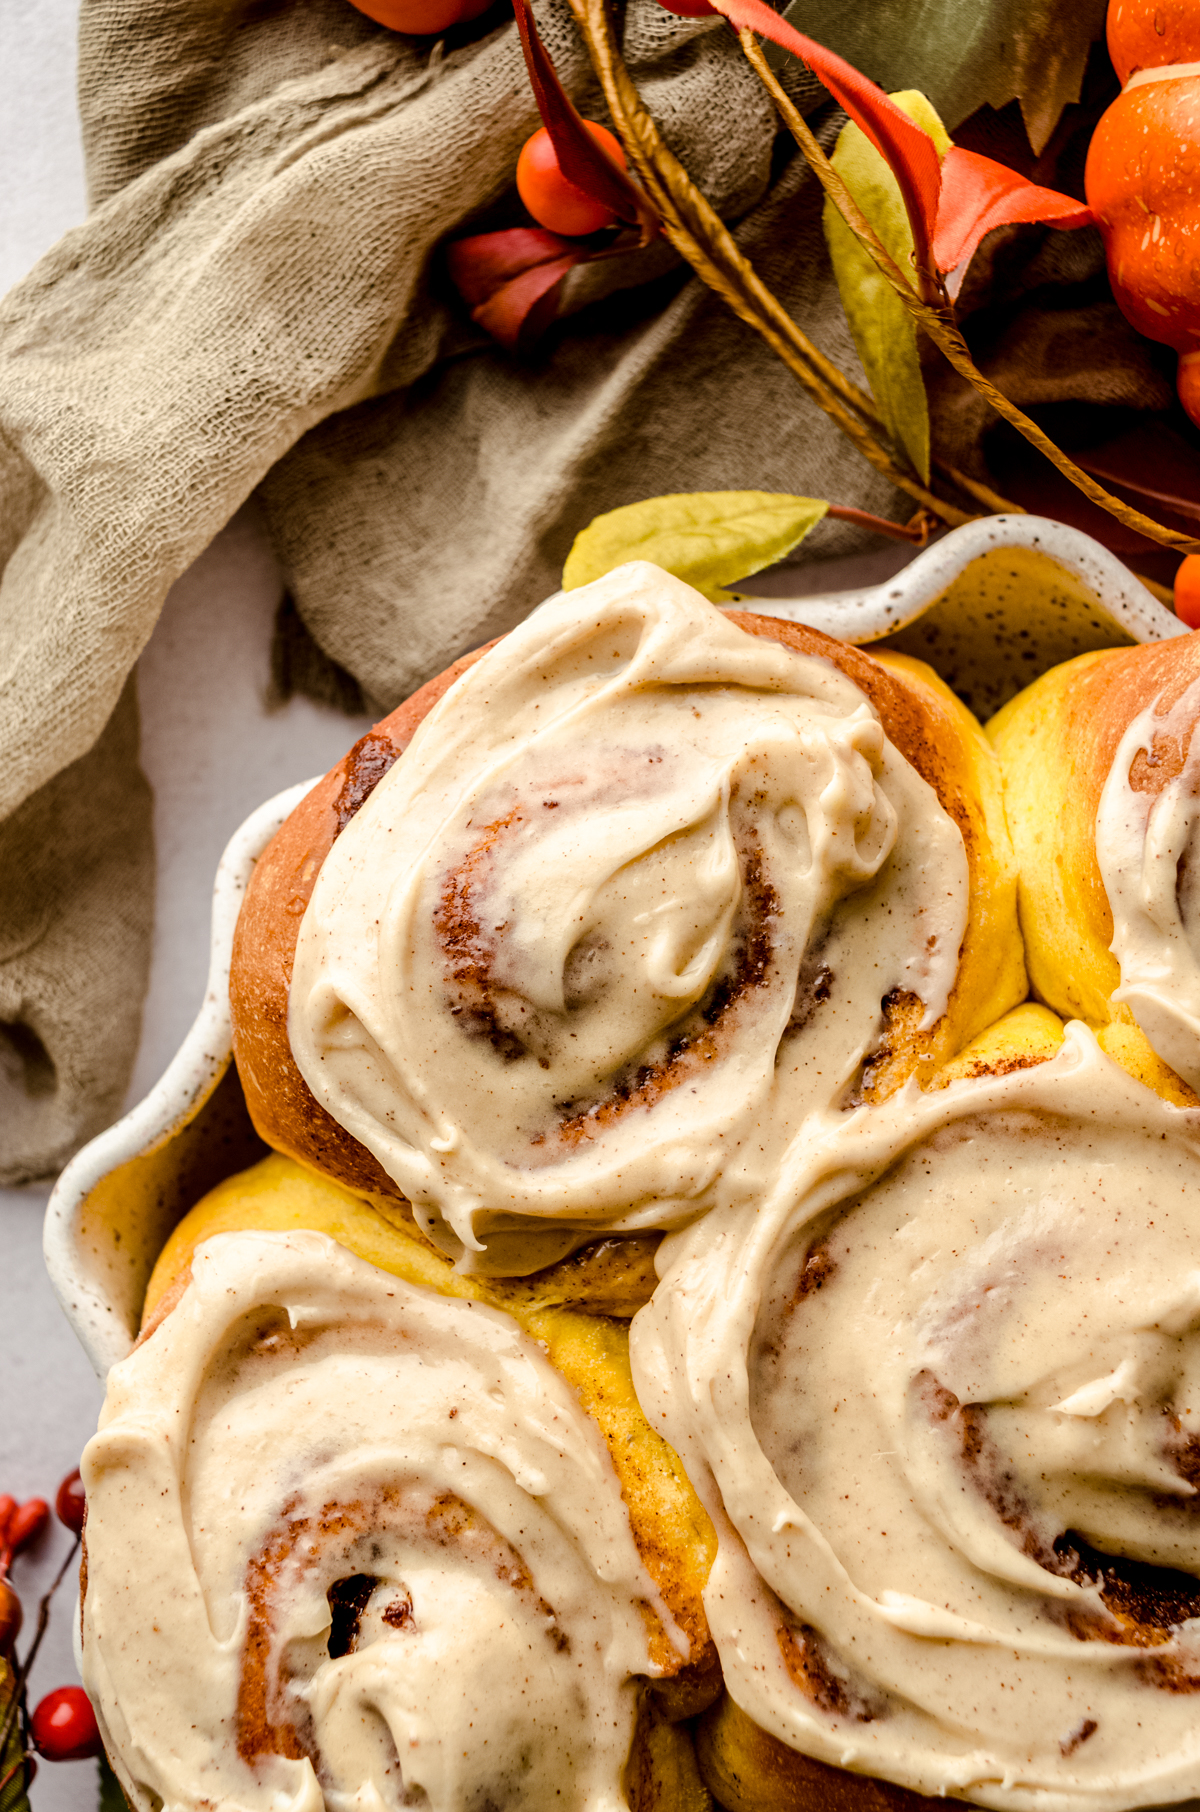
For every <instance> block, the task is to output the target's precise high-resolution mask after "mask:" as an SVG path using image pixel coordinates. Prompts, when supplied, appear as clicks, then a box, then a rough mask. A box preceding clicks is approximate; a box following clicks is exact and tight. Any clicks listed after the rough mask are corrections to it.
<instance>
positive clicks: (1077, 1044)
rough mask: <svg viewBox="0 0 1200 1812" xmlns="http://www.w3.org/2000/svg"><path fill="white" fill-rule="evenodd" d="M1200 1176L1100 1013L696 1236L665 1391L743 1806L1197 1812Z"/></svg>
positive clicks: (653, 1392) (727, 1774)
mask: <svg viewBox="0 0 1200 1812" xmlns="http://www.w3.org/2000/svg"><path fill="white" fill-rule="evenodd" d="M1041 1056H1042V1057H1043V1058H1044V1057H1045V1053H1044V1051H1043V1052H1042V1053H1041ZM1198 1183H1200V1112H1197V1111H1194V1110H1180V1109H1178V1108H1175V1107H1172V1106H1169V1105H1168V1104H1166V1103H1164V1102H1162V1101H1160V1100H1158V1099H1157V1098H1156V1097H1155V1096H1154V1095H1153V1094H1151V1093H1150V1092H1149V1091H1148V1090H1146V1089H1144V1088H1143V1087H1142V1086H1141V1085H1140V1084H1138V1083H1136V1082H1134V1081H1132V1080H1131V1079H1130V1078H1129V1077H1128V1076H1127V1075H1126V1074H1125V1073H1124V1071H1123V1070H1122V1069H1120V1068H1119V1067H1117V1066H1116V1065H1115V1064H1114V1063H1112V1062H1111V1061H1110V1060H1109V1059H1108V1058H1107V1057H1105V1055H1104V1054H1103V1053H1102V1052H1101V1050H1100V1049H1099V1047H1098V1045H1097V1044H1096V1041H1095V1039H1094V1038H1093V1036H1092V1034H1091V1033H1090V1032H1089V1031H1088V1030H1087V1029H1086V1028H1085V1027H1084V1026H1083V1025H1082V1024H1080V1023H1079V1022H1076V1023H1074V1024H1073V1025H1071V1026H1069V1027H1068V1028H1067V1029H1066V1033H1065V1037H1064V1039H1063V1041H1062V1044H1061V1047H1060V1048H1059V1049H1058V1051H1057V1053H1056V1054H1055V1055H1054V1056H1052V1057H1049V1058H1048V1059H1045V1060H1039V1061H1035V1062H1033V1063H1032V1065H1031V1066H1030V1067H1018V1068H1012V1069H1011V1070H1010V1072H1009V1073H1008V1074H1003V1075H1000V1076H995V1077H992V1078H988V1077H986V1076H983V1075H977V1076H976V1077H975V1078H974V1079H973V1080H969V1081H959V1082H955V1083H952V1084H951V1085H950V1086H948V1087H947V1088H945V1089H944V1090H942V1091H941V1092H935V1093H929V1094H927V1095H925V1096H920V1095H918V1094H917V1093H916V1092H915V1091H912V1090H908V1091H905V1092H904V1093H903V1094H901V1095H898V1096H897V1097H895V1098H894V1099H893V1100H892V1101H889V1102H887V1103H885V1104H884V1105H882V1106H881V1107H876V1108H874V1109H871V1110H870V1111H863V1112H860V1113H859V1114H857V1115H856V1116H854V1117H853V1119H851V1120H844V1119H843V1120H842V1121H841V1122H840V1123H838V1124H836V1125H832V1124H831V1125H830V1128H829V1136H828V1138H827V1140H826V1142H825V1143H824V1145H820V1144H815V1145H814V1144H810V1145H809V1147H808V1149H807V1150H797V1151H795V1152H794V1153H793V1154H791V1158H790V1160H789V1162H788V1164H786V1165H785V1166H784V1167H783V1173H782V1174H781V1177H780V1180H779V1183H778V1185H777V1187H776V1188H775V1190H774V1191H773V1192H772V1194H771V1196H770V1197H769V1199H767V1200H766V1201H765V1202H764V1203H763V1204H762V1206H761V1208H760V1211H759V1213H758V1214H757V1215H756V1216H754V1217H745V1216H738V1215H737V1214H736V1213H733V1212H729V1211H726V1210H717V1211H716V1212H715V1213H714V1214H712V1215H710V1216H709V1217H708V1218H707V1219H706V1220H705V1221H703V1222H700V1223H699V1224H698V1225H696V1226H695V1227H693V1228H690V1229H688V1230H686V1231H684V1232H681V1233H677V1234H675V1235H672V1236H670V1237H669V1238H668V1240H667V1241H666V1243H665V1244H664V1246H663V1248H662V1251H661V1253H660V1265H661V1267H662V1269H663V1279H662V1282H661V1284H660V1287H659V1290H658V1291H657V1293H656V1295H655V1298H654V1301H653V1302H652V1303H651V1304H650V1306H649V1307H647V1308H646V1309H643V1310H642V1311H641V1312H640V1313H639V1315H638V1316H637V1317H636V1318H635V1321H634V1324H633V1337H632V1356H633V1365H634V1377H635V1381H636V1385H637V1390H638V1395H639V1398H640V1401H641V1403H642V1405H643V1408H644V1409H645V1410H646V1413H647V1415H648V1416H649V1418H650V1420H651V1422H652V1423H654V1425H655V1426H657V1427H659V1428H660V1429H661V1430H662V1431H663V1433H664V1434H665V1435H666V1436H667V1438H668V1439H669V1440H670V1441H671V1442H672V1443H673V1445H674V1446H675V1448H676V1450H677V1451H678V1452H679V1454H680V1455H681V1457H682V1459H683V1461H684V1464H685V1465H686V1467H687V1470H688V1473H689V1476H690V1477H691V1478H692V1481H693V1483H694V1484H695V1485H696V1487H697V1489H698V1491H699V1493H700V1496H701V1498H702V1499H703V1500H704V1502H705V1504H706V1506H707V1508H708V1510H709V1512H710V1514H711V1516H712V1518H713V1521H714V1524H715V1527H716V1529H717V1535H718V1544H719V1546H718V1553H717V1557H716V1560H715V1562H714V1564H713V1568H712V1572H711V1574H710V1577H709V1580H708V1584H707V1586H706V1588H705V1604H706V1608H707V1611H708V1617H709V1622H710V1626H711V1629H712V1633H713V1637H714V1639H715V1641H716V1644H717V1648H718V1651H719V1653H720V1656H721V1661H722V1665H723V1668H724V1672H725V1680H726V1685H727V1688H728V1694H729V1698H728V1700H726V1701H725V1702H724V1703H723V1705H722V1706H721V1707H720V1708H719V1709H718V1710H716V1711H715V1712H713V1713H712V1714H710V1716H709V1720H708V1722H707V1725H706V1727H705V1730H704V1734H703V1736H702V1739H701V1743H700V1749H701V1755H702V1758H703V1761H704V1765H705V1768H706V1771H707V1777H708V1780H709V1784H710V1785H711V1786H712V1788H713V1790H714V1793H715V1795H716V1797H717V1798H718V1799H719V1800H720V1802H721V1803H722V1804H723V1805H724V1806H726V1807H727V1808H729V1812H767V1809H768V1808H769V1809H770V1812H781V1809H790V1808H799V1807H801V1806H805V1807H808V1806H814V1805H827V1806H834V1807H839V1806H843V1805H844V1806H846V1807H847V1808H848V1809H849V1808H850V1807H851V1806H853V1807H855V1808H858V1809H860V1812H861V1808H863V1807H866V1806H870V1805H872V1804H874V1805H877V1806H893V1807H899V1806H901V1805H904V1804H911V1803H912V1799H911V1796H912V1795H914V1794H915V1795H924V1796H935V1795H936V1796H943V1795H950V1796H951V1797H954V1798H958V1799H963V1800H967V1801H970V1802H972V1803H976V1804H979V1805H983V1806H988V1807H995V1808H999V1809H1002V1812H1024V1809H1026V1808H1028V1809H1029V1812H1032V1809H1033V1808H1035V1807H1037V1808H1041V1809H1054V1812H1058V1809H1060V1808H1061V1809H1063V1812H1065V1808H1067V1807H1072V1808H1080V1809H1086V1812H1108V1809H1111V1812H1125V1809H1127V1808H1130V1807H1136V1806H1151V1805H1153V1806H1159V1805H1166V1804H1169V1803H1176V1802H1179V1801H1183V1800H1187V1799H1190V1798H1192V1797H1194V1796H1196V1795H1197V1794H1200V1716H1198V1715H1197V1707H1198V1704H1200V1700H1198V1699H1197V1696H1196V1695H1197V1694H1198V1693H1200V1638H1198V1636H1197V1631H1200V1517H1198V1515H1197V1511H1196V1506H1197V1504H1198V1503H1200V1497H1198V1496H1197V1487H1198V1485H1200V1394H1198V1392H1200V1192H1198V1190H1197V1184H1198ZM863 1777H871V1778H870V1779H869V1780H865V1779H864V1778H863Z"/></svg>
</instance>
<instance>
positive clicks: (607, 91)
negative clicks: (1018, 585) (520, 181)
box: [571, 0, 972, 527]
mask: <svg viewBox="0 0 1200 1812" xmlns="http://www.w3.org/2000/svg"><path fill="white" fill-rule="evenodd" d="M571 9H572V11H573V13H574V15H575V19H576V21H577V23H578V25H579V29H580V31H581V32H582V34H583V37H584V40H585V42H586V44H587V47H588V51H589V54H590V56H591V59H592V65H593V68H594V69H595V71H596V75H597V77H598V79H599V81H600V85H601V88H602V89H603V91H604V98H605V100H606V102H607V103H608V110H609V113H610V115H611V117H612V120H613V124H614V125H615V126H616V128H617V131H618V132H619V133H620V135H621V140H622V142H623V144H624V146H625V151H626V155H627V156H628V158H629V161H630V163H631V164H632V166H633V168H634V170H635V171H636V173H637V175H638V178H639V180H640V181H641V183H642V186H643V188H644V189H645V191H646V193H647V195H648V196H649V197H650V200H651V202H652V203H653V205H654V207H655V209H656V210H657V212H658V215H659V218H660V220H661V222H662V229H663V233H664V235H665V237H666V238H667V239H668V240H669V241H670V243H671V244H672V245H673V246H674V248H675V250H676V251H677V252H678V253H679V254H680V256H681V257H682V258H684V259H685V260H686V262H687V263H688V264H690V265H691V266H692V269H693V270H694V271H695V272H696V273H697V275H698V276H699V277H701V278H702V279H703V281H704V282H705V283H706V284H707V285H708V287H709V288H710V289H712V290H714V291H715V292H716V294H717V295H719V296H720V297H721V298H722V300H723V301H725V302H726V303H727V304H728V306H729V307H730V308H732V309H733V311H734V313H735V314H736V315H738V317H739V318H740V319H741V320H743V321H745V322H746V324H747V326H749V327H753V328H754V329H755V331H756V332H757V333H759V334H761V335H762V337H763V339H764V340H766V342H767V344H768V345H769V346H770V347H771V349H772V351H774V352H775V353H776V354H777V356H778V357H779V358H780V359H782V361H783V363H784V364H785V365H786V366H787V367H788V369H789V371H791V372H792V374H793V376H795V377H797V378H798V379H799V381H800V382H801V384H803V386H804V388H805V389H806V391H807V392H808V394H809V395H810V396H811V397H812V399H813V401H814V402H816V403H817V405H818V407H819V408H821V409H823V410H824V412H825V413H826V415H828V416H829V417H830V418H831V419H832V420H833V421H834V422H836V424H837V426H838V427H839V428H840V429H841V430H842V432H843V433H844V434H845V435H846V436H847V438H848V439H849V440H850V441H852V442H853V444H854V445H855V446H856V447H857V448H858V450H859V452H860V453H861V454H862V455H863V457H864V458H865V459H866V460H867V461H868V462H869V463H870V464H871V465H872V466H873V467H874V468H875V470H876V471H877V472H879V473H881V474H882V475H883V477H885V478H887V479H888V480H889V482H890V483H892V484H893V485H895V486H896V488H897V489H898V490H901V491H903V492H905V494H906V495H907V496H909V497H911V498H912V499H913V501H914V502H915V503H917V504H919V505H920V506H921V507H922V508H923V509H927V510H929V511H930V513H931V514H932V515H934V516H936V517H937V518H938V519H939V520H940V521H942V522H944V523H947V524H948V525H950V526H951V527H956V526H958V525H959V524H961V523H964V522H969V521H971V520H972V518H971V516H970V515H969V514H967V513H966V512H965V511H963V510H961V509H959V508H958V507H957V506H956V505H954V504H951V503H947V502H946V501H945V500H944V499H943V498H940V497H937V496H935V495H934V493H933V492H932V491H930V490H929V489H927V487H926V486H924V485H922V484H921V483H920V482H919V481H918V480H917V479H916V478H914V477H913V476H912V475H911V474H910V473H909V472H908V471H906V470H905V469H904V467H902V466H901V465H900V464H899V463H898V461H897V460H896V459H895V458H894V457H893V455H892V454H891V453H890V452H889V451H888V450H887V449H886V448H885V447H884V446H883V444H882V443H881V441H880V440H879V438H878V429H879V420H878V417H877V415H876V413H875V410H874V407H873V405H872V404H871V402H870V400H869V399H868V398H867V397H866V396H865V395H864V394H863V392H862V391H861V390H859V389H858V387H857V386H856V385H853V384H851V383H849V382H848V381H847V379H846V378H845V377H844V376H843V375H842V373H841V372H840V371H839V370H838V368H837V366H836V365H834V364H833V362H832V361H831V360H830V359H828V358H827V357H826V356H825V354H824V353H823V352H821V351H820V349H819V348H818V347H816V346H815V345H814V344H813V342H812V341H811V340H810V339H809V338H808V336H807V334H805V333H804V332H803V330H802V329H801V328H799V327H798V326H797V325H796V323H795V322H794V321H793V320H792V318H791V316H790V315H789V314H788V313H787V311H786V309H785V308H784V307H783V306H782V304H781V303H780V302H779V301H778V300H777V298H776V297H775V296H773V295H772V294H771V291H770V290H769V289H768V288H767V287H766V285H765V284H764V283H763V282H762V279H761V278H760V277H759V276H758V274H757V273H756V271H755V270H754V268H753V266H752V265H751V264H750V262H749V260H748V259H747V258H746V257H745V256H744V254H743V253H742V252H741V250H740V249H739V247H738V246H737V244H736V242H735V240H734V238H733V236H732V234H731V233H730V232H729V230H728V228H727V227H726V226H725V224H724V222H723V221H722V220H721V219H720V217H719V216H718V215H717V213H716V212H715V210H714V209H713V208H712V207H711V206H710V205H709V203H708V202H707V201H706V200H705V199H704V197H703V196H702V195H701V194H700V191H699V190H698V189H697V188H696V186H695V184H694V183H693V182H692V180H691V178H690V176H689V175H688V173H687V171H686V170H685V169H684V168H683V166H682V164H680V163H679V161H678V159H677V158H675V157H674V156H673V154H672V153H671V151H670V150H669V149H668V148H667V146H666V144H665V143H664V142H663V139H662V137H661V135H660V134H659V131H658V128H657V126H656V125H655V124H654V121H653V120H652V119H651V117H650V115H649V113H648V112H647V111H646V109H645V108H644V107H643V106H642V103H641V100H640V98H639V96H638V93H637V90H636V89H635V87H634V85H633V82H632V80H631V78H630V75H629V72H628V70H627V69H626V67H625V64H624V61H623V60H622V58H621V55H620V53H619V51H618V50H617V47H616V44H615V42H614V39H613V35H612V27H611V23H610V19H609V15H608V10H607V3H606V0H571ZM885 255H886V254H885Z"/></svg>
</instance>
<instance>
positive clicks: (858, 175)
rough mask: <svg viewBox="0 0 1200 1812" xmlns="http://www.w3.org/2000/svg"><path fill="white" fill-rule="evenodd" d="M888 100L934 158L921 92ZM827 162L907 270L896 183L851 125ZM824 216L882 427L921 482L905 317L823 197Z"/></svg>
mask: <svg viewBox="0 0 1200 1812" xmlns="http://www.w3.org/2000/svg"><path fill="white" fill-rule="evenodd" d="M892 99H893V100H894V101H895V103H896V105H897V106H898V107H902V108H903V109H904V112H905V113H907V114H908V115H909V117H910V119H914V120H916V122H917V124H918V126H923V127H924V129H925V131H926V132H928V134H929V136H930V137H931V138H932V139H933V141H934V144H935V145H936V146H937V149H938V154H939V156H942V157H944V156H945V154H946V152H947V151H948V150H949V149H950V140H949V138H948V136H947V134H946V128H945V127H944V126H943V125H942V122H941V120H940V119H939V118H938V116H937V113H936V112H935V110H934V108H933V107H932V106H931V105H930V103H929V102H928V101H927V100H926V99H925V96H924V95H923V94H917V93H915V92H905V93H902V94H894V95H893V96H892ZM833 164H834V168H835V169H836V170H837V171H838V173H839V175H840V176H841V177H842V180H843V181H844V182H845V184H846V186H847V188H848V189H849V190H850V192H851V194H852V195H853V196H854V199H855V201H856V202H857V203H858V205H859V207H860V208H861V209H862V211H863V213H864V214H865V215H866V217H867V219H868V220H869V221H870V223H871V225H872V226H873V227H874V228H875V231H876V232H877V233H878V235H879V237H880V238H881V239H882V241H883V243H884V245H885V246H886V247H887V249H888V251H889V252H890V253H891V255H892V257H893V259H894V260H895V262H896V263H897V264H898V265H899V266H900V268H901V270H903V271H910V270H911V269H912V252H913V240H912V230H911V228H910V227H909V224H908V214H907V212H906V210H905V206H904V201H903V198H902V196H901V194H900V185H899V183H897V181H896V178H895V177H894V176H893V175H892V173H891V171H890V170H889V169H888V167H887V165H886V163H885V162H884V160H883V158H882V157H881V156H880V155H879V153H878V151H877V150H876V149H875V147H874V145H873V144H872V143H871V141H870V139H868V137H867V136H866V134H865V133H864V132H861V131H860V130H859V128H858V127H857V126H854V125H848V126H844V127H843V128H842V131H841V133H840V134H839V136H838V142H837V148H836V150H835V151H834V153H833ZM824 221H825V238H826V240H827V242H828V245H829V256H830V259H831V260H832V263H833V274H834V276H835V277H836V278H837V286H838V290H839V293H840V295H841V298H842V307H843V308H844V309H845V311H846V320H847V321H848V323H849V325H850V332H851V333H852V334H853V335H854V344H855V345H856V346H857V347H858V356H859V358H860V359H861V360H862V363H863V370H864V371H865V372H866V374H867V382H868V383H869V384H870V386H871V393H872V395H873V396H874V398H875V402H876V405H877V406H878V409H879V413H880V416H881V417H882V420H883V425H884V427H885V428H886V429H887V431H888V435H889V436H890V438H891V440H892V441H893V443H894V444H895V445H896V446H897V447H899V448H901V449H902V450H903V452H904V453H905V454H907V456H908V459H909V463H910V464H911V465H912V468H913V470H914V472H916V473H917V475H918V476H919V477H920V478H922V479H923V480H924V481H925V483H926V484H928V483H929V405H928V403H927V402H926V399H925V382H924V379H923V378H922V376H921V362H920V359H919V357H918V354H917V330H916V326H915V324H914V322H913V318H912V316H911V315H910V314H909V312H908V310H907V309H906V308H905V306H904V304H903V302H902V301H901V300H900V298H899V296H898V295H897V294H896V292H895V291H894V290H893V288H892V287H891V285H890V283H889V282H888V281H887V278H886V277H885V276H884V275H883V273H882V271H880V270H878V269H877V267H876V266H875V264H874V263H872V261H871V259H870V257H869V256H868V255H867V253H866V252H865V251H864V250H863V248H862V246H861V245H860V244H859V243H858V240H857V239H856V238H855V237H854V234H853V233H852V232H851V231H850V228H849V227H848V226H847V225H846V222H845V221H844V220H843V219H842V217H841V215H840V214H839V213H838V211H837V209H836V208H835V207H834V206H833V203H832V202H830V201H826V203H825V215H824Z"/></svg>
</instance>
